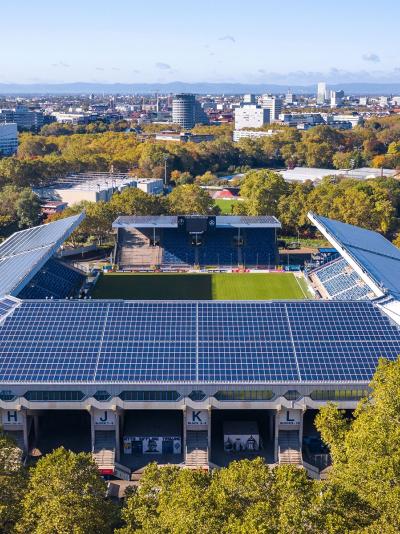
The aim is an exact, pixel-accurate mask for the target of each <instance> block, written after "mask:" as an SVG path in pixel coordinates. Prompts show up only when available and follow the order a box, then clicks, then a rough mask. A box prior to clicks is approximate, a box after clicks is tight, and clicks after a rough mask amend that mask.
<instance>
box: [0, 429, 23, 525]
mask: <svg viewBox="0 0 400 534" xmlns="http://www.w3.org/2000/svg"><path fill="white" fill-rule="evenodd" d="M21 456H22V453H21V450H20V449H19V448H18V447H17V446H16V444H15V443H14V442H13V440H12V439H11V438H10V437H8V436H7V435H5V434H4V433H3V432H1V431H0V531H1V532H4V533H8V532H13V530H14V525H15V523H16V522H17V521H18V520H19V518H20V516H21V512H22V507H21V500H22V498H23V496H24V492H25V490H26V483H27V473H26V470H25V468H24V467H23V465H22V462H21Z"/></svg>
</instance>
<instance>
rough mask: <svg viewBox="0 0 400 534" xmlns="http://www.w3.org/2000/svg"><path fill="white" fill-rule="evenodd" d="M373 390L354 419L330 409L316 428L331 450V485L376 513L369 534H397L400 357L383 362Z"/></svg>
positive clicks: (399, 513)
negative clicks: (377, 533) (336, 486)
mask: <svg viewBox="0 0 400 534" xmlns="http://www.w3.org/2000/svg"><path fill="white" fill-rule="evenodd" d="M370 388H371V395H370V397H369V398H367V399H364V400H363V401H361V402H360V403H359V405H358V407H357V409H356V411H355V412H354V419H353V420H347V419H346V418H345V415H344V414H343V412H341V411H339V410H338V409H337V407H335V406H334V405H328V406H327V407H325V408H322V409H321V411H320V414H319V415H318V417H317V419H316V425H317V428H318V430H319V431H320V432H321V436H322V439H323V440H324V442H325V443H326V444H327V445H329V447H330V450H331V454H332V460H333V464H332V471H331V475H330V479H331V481H332V483H335V484H338V485H339V486H341V487H342V488H343V490H345V491H348V492H350V493H356V494H357V496H358V498H359V499H360V500H361V501H363V502H365V503H366V506H369V507H371V508H372V509H373V510H374V511H375V513H376V515H377V516H378V519H376V521H375V522H374V523H373V525H372V526H371V529H370V530H368V532H371V533H372V532H385V533H386V532H387V533H389V532H393V533H394V532H399V531H400V431H399V428H400V419H399V413H400V358H398V359H397V360H396V361H388V360H384V359H381V360H380V361H379V364H378V367H377V370H376V372H375V375H374V377H373V379H372V382H371V384H370Z"/></svg>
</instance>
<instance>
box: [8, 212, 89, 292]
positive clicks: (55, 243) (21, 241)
mask: <svg viewBox="0 0 400 534" xmlns="http://www.w3.org/2000/svg"><path fill="white" fill-rule="evenodd" d="M84 216H85V215H84V214H83V213H82V214H80V215H74V216H72V217H67V218H65V219H60V220H58V221H55V222H53V223H49V224H43V225H41V226H35V227H34V228H28V229H27V230H21V231H20V232H15V233H14V234H13V235H12V236H10V237H9V238H8V239H6V240H5V241H3V243H1V244H0V296H2V295H14V296H16V295H18V294H19V293H20V292H21V291H22V290H23V289H24V287H25V286H26V285H27V284H29V282H30V281H31V280H32V279H33V278H34V277H35V275H36V274H37V273H39V271H40V270H41V269H42V268H43V267H44V265H45V264H46V263H47V262H48V260H49V259H50V258H51V257H52V256H54V254H55V253H56V252H57V250H58V249H59V248H60V247H61V245H62V244H63V243H64V241H65V240H66V239H67V238H68V237H69V236H70V235H71V234H72V232H73V231H74V230H75V228H77V227H78V226H79V224H80V223H81V222H82V220H83V219H84Z"/></svg>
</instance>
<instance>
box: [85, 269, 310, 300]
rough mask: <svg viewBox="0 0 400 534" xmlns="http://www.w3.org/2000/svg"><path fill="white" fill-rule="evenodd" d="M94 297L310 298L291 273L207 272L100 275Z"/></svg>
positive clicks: (162, 298) (194, 298)
mask: <svg viewBox="0 0 400 534" xmlns="http://www.w3.org/2000/svg"><path fill="white" fill-rule="evenodd" d="M92 297H93V298H95V299H100V298H103V299H104V298H105V299H118V298H120V299H127V300H132V299H137V300H146V299H148V300H155V299H160V300H171V299H172V300H173V299H176V300H269V299H303V298H310V295H309V294H308V293H307V291H306V290H305V286H303V285H302V284H300V285H299V282H298V281H297V279H296V277H295V276H294V275H293V274H289V273H288V274H279V273H260V274H258V273H210V274H182V273H181V274H151V273H150V274H142V273H139V274H133V273H110V274H104V275H102V276H101V278H100V279H99V281H98V282H97V285H96V287H95V288H94V291H93V293H92Z"/></svg>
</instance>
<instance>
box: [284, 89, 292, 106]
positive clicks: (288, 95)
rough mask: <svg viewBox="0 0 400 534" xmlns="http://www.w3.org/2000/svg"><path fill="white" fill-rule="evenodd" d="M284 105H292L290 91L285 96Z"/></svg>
mask: <svg viewBox="0 0 400 534" xmlns="http://www.w3.org/2000/svg"><path fill="white" fill-rule="evenodd" d="M285 104H286V105H291V104H293V93H292V91H291V90H290V89H289V90H288V92H287V93H286V95H285Z"/></svg>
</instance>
